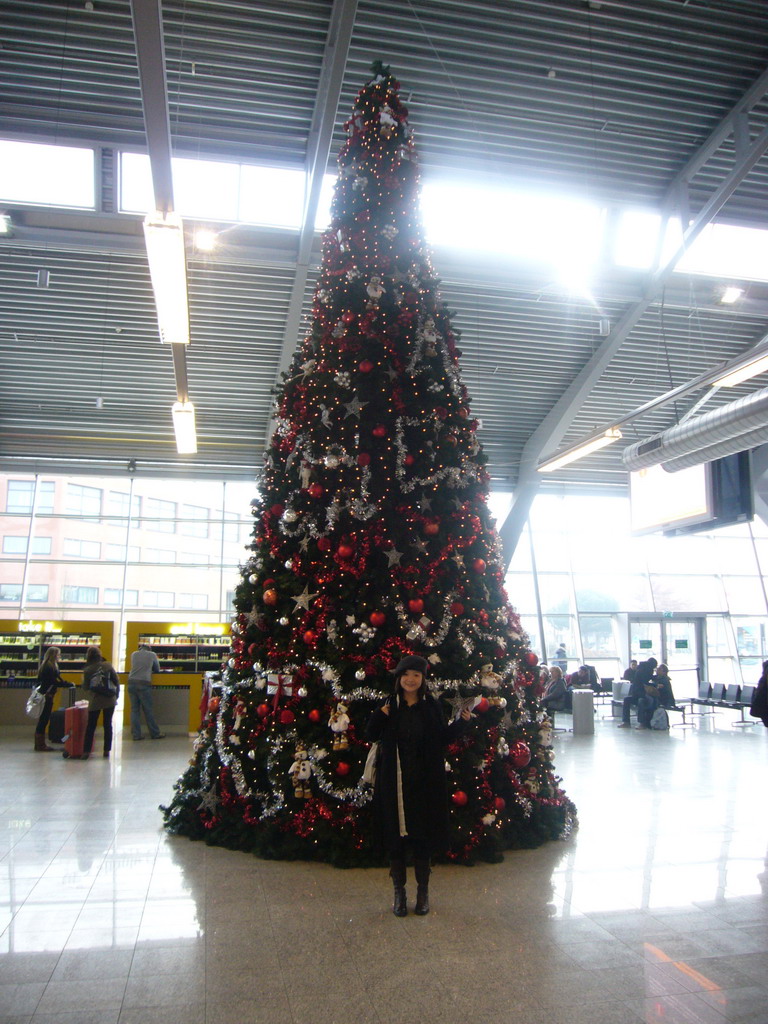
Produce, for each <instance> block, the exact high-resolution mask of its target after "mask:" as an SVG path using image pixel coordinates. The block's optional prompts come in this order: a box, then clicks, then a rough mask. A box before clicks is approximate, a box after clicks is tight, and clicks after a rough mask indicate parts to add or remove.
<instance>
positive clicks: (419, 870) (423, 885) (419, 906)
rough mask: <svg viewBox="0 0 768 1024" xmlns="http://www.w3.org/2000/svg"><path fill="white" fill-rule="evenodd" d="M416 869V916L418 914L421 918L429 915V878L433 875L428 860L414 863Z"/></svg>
mask: <svg viewBox="0 0 768 1024" xmlns="http://www.w3.org/2000/svg"><path fill="white" fill-rule="evenodd" d="M414 869H415V872H416V885H417V886H418V888H417V889H416V908H415V910H414V914H418V915H419V917H423V916H424V915H425V914H428V913H429V876H430V874H431V873H432V872H431V871H430V868H429V861H428V860H417V861H414Z"/></svg>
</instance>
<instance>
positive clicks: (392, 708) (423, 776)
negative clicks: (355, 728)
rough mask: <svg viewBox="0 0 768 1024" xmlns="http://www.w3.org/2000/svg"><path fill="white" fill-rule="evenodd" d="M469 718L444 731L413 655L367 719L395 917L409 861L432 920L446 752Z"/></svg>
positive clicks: (443, 822) (419, 900)
mask: <svg viewBox="0 0 768 1024" xmlns="http://www.w3.org/2000/svg"><path fill="white" fill-rule="evenodd" d="M469 718H470V712H469V710H468V709H465V710H464V711H462V713H461V716H460V718H457V719H456V720H455V721H453V722H451V723H450V724H449V725H448V724H446V722H445V719H444V717H443V712H442V708H441V707H440V705H439V703H438V702H437V701H436V700H435V699H434V697H432V696H431V694H430V693H429V692H428V689H427V662H426V660H425V659H424V658H420V657H418V656H417V655H408V656H407V657H405V658H403V659H401V661H400V662H399V664H398V665H397V668H396V669H395V688H394V694H393V695H392V696H391V697H390V698H389V699H388V700H387V702H386V703H385V704H383V705H382V706H381V707H380V708H377V710H376V711H374V713H373V714H372V715H371V718H370V721H369V722H368V730H367V737H368V739H369V741H370V742H372V743H375V742H377V741H378V742H379V760H378V767H377V771H376V782H375V785H374V791H373V807H374V814H375V819H376V825H377V829H378V832H379V839H380V841H381V842H382V844H383V845H384V847H385V849H386V851H387V853H388V855H389V858H390V870H389V874H390V876H391V878H392V883H393V886H394V891H395V893H394V904H393V907H392V911H393V913H394V914H395V915H396V916H397V917H405V915H406V914H407V913H408V910H407V906H406V893H405V882H406V856H407V854H408V852H409V850H411V851H412V852H413V858H414V871H415V874H416V884H417V893H416V908H415V913H417V914H419V915H423V914H427V913H429V875H430V860H431V858H432V856H433V854H435V853H438V852H439V851H440V850H442V849H444V848H445V847H446V846H447V845H448V839H449V817H448V786H447V783H446V773H445V747H446V745H447V744H448V743H449V742H450V741H451V740H452V739H455V738H457V737H458V736H460V735H461V734H462V733H463V732H464V730H465V729H466V723H467V722H468V721H469Z"/></svg>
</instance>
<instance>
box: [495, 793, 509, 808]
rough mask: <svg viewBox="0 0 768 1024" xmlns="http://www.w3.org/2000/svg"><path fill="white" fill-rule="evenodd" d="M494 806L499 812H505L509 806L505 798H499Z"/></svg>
mask: <svg viewBox="0 0 768 1024" xmlns="http://www.w3.org/2000/svg"><path fill="white" fill-rule="evenodd" d="M493 806H494V807H495V808H496V810H497V811H503V810H504V808H505V807H506V806H507V801H506V800H505V799H504V797H503V796H497V797H496V799H495V800H494V801H493Z"/></svg>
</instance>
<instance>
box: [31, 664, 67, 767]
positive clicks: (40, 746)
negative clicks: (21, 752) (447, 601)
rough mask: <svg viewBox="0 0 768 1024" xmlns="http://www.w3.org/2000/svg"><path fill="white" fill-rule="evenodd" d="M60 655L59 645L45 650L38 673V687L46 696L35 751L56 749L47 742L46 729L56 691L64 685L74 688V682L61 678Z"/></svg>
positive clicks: (43, 751) (36, 733) (36, 729)
mask: <svg viewBox="0 0 768 1024" xmlns="http://www.w3.org/2000/svg"><path fill="white" fill-rule="evenodd" d="M60 657H61V651H60V649H59V648H58V647H49V648H48V650H47V651H46V652H45V655H44V657H43V660H42V662H41V664H40V669H39V671H38V673H37V688H38V690H39V691H40V693H42V695H43V697H44V698H45V700H44V702H43V710H42V711H41V712H40V717H39V718H38V720H37V725H36V726H35V751H36V752H37V753H41V754H42V753H50V752H51V751H52V750H53V749H54V748H53V747H49V746H48V744H47V743H46V742H45V730H46V729H47V728H48V722H49V720H50V717H51V711H52V710H53V698H54V697H55V696H56V691H57V690H59V689H62V688H63V687H67V688H68V689H74V686H75V684H74V683H68V682H66V681H65V680H64V679H62V678H61V672H60V671H59V658H60Z"/></svg>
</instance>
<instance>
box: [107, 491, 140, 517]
mask: <svg viewBox="0 0 768 1024" xmlns="http://www.w3.org/2000/svg"><path fill="white" fill-rule="evenodd" d="M129 500H130V494H129V493H128V492H127V491H107V502H106V514H107V515H108V516H120V517H121V518H123V519H127V518H128V507H129V506H128V503H129ZM140 511H141V498H140V497H139V495H138V494H134V496H133V501H132V502H130V512H131V515H132V516H133V517H134V519H135V518H137V517H138V516H139V514H140Z"/></svg>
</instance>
